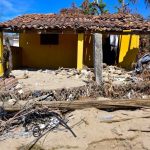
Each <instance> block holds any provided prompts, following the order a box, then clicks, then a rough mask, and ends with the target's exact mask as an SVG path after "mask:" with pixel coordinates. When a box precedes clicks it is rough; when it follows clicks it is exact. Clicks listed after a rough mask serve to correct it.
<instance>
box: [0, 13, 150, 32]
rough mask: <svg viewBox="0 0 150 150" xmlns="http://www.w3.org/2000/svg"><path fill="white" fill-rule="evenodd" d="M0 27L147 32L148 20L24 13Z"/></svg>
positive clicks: (35, 29)
mask: <svg viewBox="0 0 150 150" xmlns="http://www.w3.org/2000/svg"><path fill="white" fill-rule="evenodd" d="M0 28H1V29H3V30H7V29H8V31H11V32H24V31H32V32H33V31H35V32H36V31H39V30H40V31H44V32H49V30H58V31H59V30H60V31H61V32H66V31H67V30H69V31H72V32H123V30H132V31H133V30H134V32H144V33H146V32H149V31H150V21H146V20H144V19H143V18H142V17H139V16H138V15H135V14H122V13H116V14H104V15H100V16H92V15H84V14H64V13H60V14H53V13H50V14H25V15H22V16H18V17H16V18H14V19H12V20H9V21H6V22H3V23H0Z"/></svg>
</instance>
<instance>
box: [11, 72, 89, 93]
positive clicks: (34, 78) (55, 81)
mask: <svg viewBox="0 0 150 150" xmlns="http://www.w3.org/2000/svg"><path fill="white" fill-rule="evenodd" d="M12 74H13V75H14V76H15V77H16V78H17V79H18V82H19V83H20V84H21V85H22V86H23V87H25V88H26V89H28V90H52V89H61V88H72V87H80V86H83V85H85V84H86V83H85V82H84V81H83V80H81V79H80V78H76V77H68V76H69V75H68V76H67V75H66V74H63V73H61V74H60V73H59V74H55V71H51V72H47V70H46V71H42V70H37V71H34V70H33V71H32V70H13V71H12ZM70 76H72V75H70Z"/></svg>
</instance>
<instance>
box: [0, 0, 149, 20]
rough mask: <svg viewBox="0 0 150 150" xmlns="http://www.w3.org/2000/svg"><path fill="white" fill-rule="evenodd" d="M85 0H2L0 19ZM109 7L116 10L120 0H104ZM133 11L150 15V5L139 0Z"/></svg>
mask: <svg viewBox="0 0 150 150" xmlns="http://www.w3.org/2000/svg"><path fill="white" fill-rule="evenodd" d="M82 1H83V0H0V21H5V20H9V19H12V18H13V17H16V16H18V15H22V14H27V13H57V12H59V10H60V9H61V8H67V7H70V6H71V4H72V2H75V3H76V4H77V6H80V5H81V3H82ZM104 2H106V4H107V9H108V10H109V11H110V12H111V13H113V12H116V9H115V6H118V0H104ZM126 2H127V0H126ZM130 7H131V8H132V9H133V12H136V13H137V12H138V13H140V14H142V15H143V16H144V17H147V16H149V15H150V7H149V8H146V5H145V4H144V0H138V3H137V4H136V5H130Z"/></svg>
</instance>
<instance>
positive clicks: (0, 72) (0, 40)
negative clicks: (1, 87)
mask: <svg viewBox="0 0 150 150" xmlns="http://www.w3.org/2000/svg"><path fill="white" fill-rule="evenodd" d="M2 53H3V33H2V32H0V76H1V75H3V67H2Z"/></svg>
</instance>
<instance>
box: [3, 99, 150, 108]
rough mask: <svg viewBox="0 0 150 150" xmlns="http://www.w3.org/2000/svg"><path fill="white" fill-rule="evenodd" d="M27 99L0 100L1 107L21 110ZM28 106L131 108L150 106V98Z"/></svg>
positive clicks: (31, 102)
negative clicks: (13, 101)
mask: <svg viewBox="0 0 150 150" xmlns="http://www.w3.org/2000/svg"><path fill="white" fill-rule="evenodd" d="M26 103H27V102H26V101H18V103H16V104H15V105H11V104H10V103H8V102H5V103H2V102H0V107H3V108H4V109H5V110H7V111H19V110H21V109H22V108H23V107H24V106H25V105H26ZM27 105H28V106H38V107H40V108H42V107H49V108H52V109H56V108H57V109H68V110H75V109H83V108H90V107H95V108H98V109H131V108H142V107H146V108H147V107H148V108H150V99H147V100H140V99H139V100H103V101H101V100H100V101H99V100H94V99H93V100H77V101H48V100H47V101H35V100H30V101H28V104H27Z"/></svg>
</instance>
